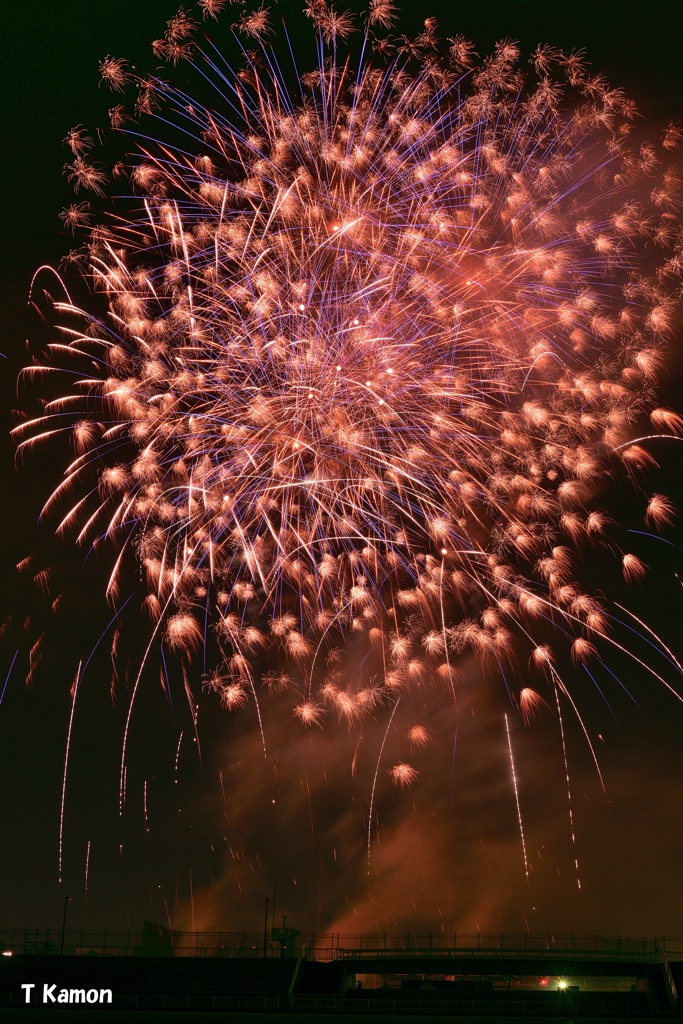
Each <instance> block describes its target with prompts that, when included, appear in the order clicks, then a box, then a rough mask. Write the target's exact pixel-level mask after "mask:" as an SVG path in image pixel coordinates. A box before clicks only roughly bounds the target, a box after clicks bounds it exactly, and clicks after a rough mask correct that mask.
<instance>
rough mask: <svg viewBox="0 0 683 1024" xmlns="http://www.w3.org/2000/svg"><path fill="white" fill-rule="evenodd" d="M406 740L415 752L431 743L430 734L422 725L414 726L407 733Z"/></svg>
mask: <svg viewBox="0 0 683 1024" xmlns="http://www.w3.org/2000/svg"><path fill="white" fill-rule="evenodd" d="M408 739H409V740H410V744H411V746H412V747H413V748H414V749H416V750H420V749H422V747H427V746H429V744H430V743H431V742H432V737H431V735H430V732H429V730H428V729H427V728H426V727H425V726H424V725H414V726H413V727H412V728H411V729H410V730H409V732H408Z"/></svg>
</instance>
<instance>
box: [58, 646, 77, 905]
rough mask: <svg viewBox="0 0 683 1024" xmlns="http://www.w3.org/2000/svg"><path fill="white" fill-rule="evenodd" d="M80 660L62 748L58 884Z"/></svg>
mask: <svg viewBox="0 0 683 1024" xmlns="http://www.w3.org/2000/svg"><path fill="white" fill-rule="evenodd" d="M81 664H82V663H81V662H80V661H79V663H78V671H77V672H76V678H75V679H74V684H73V687H72V693H71V711H70V713H69V728H68V730H67V734H66V748H65V750H64V774H63V776H62V800H61V804H60V808H59V865H58V877H59V884H60V885H61V884H62V868H63V864H64V806H65V804H66V776H67V772H68V769H69V751H70V750H71V732H72V729H73V724H74V712H75V710H76V697H77V696H78V687H79V684H80V681H81Z"/></svg>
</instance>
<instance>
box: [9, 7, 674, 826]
mask: <svg viewBox="0 0 683 1024" xmlns="http://www.w3.org/2000/svg"><path fill="white" fill-rule="evenodd" d="M223 6H224V4H223V2H222V0H204V2H203V3H201V2H200V7H201V8H202V13H203V15H204V17H205V18H206V17H209V16H211V17H217V16H219V15H220V14H221V9H222V7H223ZM307 15H308V17H309V18H310V20H311V22H312V25H313V29H314V31H315V33H316V34H317V41H318V47H319V66H318V67H317V68H316V69H315V70H314V71H312V72H309V73H307V74H304V75H303V76H302V77H301V78H300V80H299V81H298V82H297V83H295V84H294V85H293V86H290V87H288V86H287V84H286V79H287V75H286V73H285V72H283V71H282V70H281V67H280V65H279V64H278V63H277V61H276V59H275V54H274V50H273V48H272V47H271V44H270V43H269V42H268V37H269V35H270V33H271V30H270V27H269V14H268V11H267V10H266V9H265V8H264V7H259V8H258V9H257V10H254V11H252V12H251V13H244V14H243V15H242V16H241V18H240V20H239V21H238V22H237V23H236V25H235V26H233V27H234V28H235V29H236V30H237V32H238V34H241V35H242V37H243V38H244V39H245V40H246V41H247V44H248V46H249V47H250V49H244V50H243V54H242V57H243V66H242V67H241V69H240V70H238V71H237V72H236V73H234V74H233V73H232V71H231V70H230V68H229V67H228V65H227V63H226V62H225V61H224V60H223V58H221V56H220V55H219V53H218V51H217V50H216V49H215V48H213V46H212V45H211V44H210V43H209V42H208V41H207V40H206V39H205V38H204V36H203V34H202V30H201V26H200V18H199V15H198V16H197V18H193V17H192V16H191V15H190V14H188V13H187V12H185V11H183V10H181V11H180V12H179V13H178V14H177V15H176V16H175V17H174V18H172V19H171V20H170V21H169V22H168V25H167V30H166V33H165V35H164V37H163V39H160V40H158V41H157V42H156V43H155V44H154V47H153V49H154V54H155V56H156V57H157V58H163V59H164V60H166V61H167V62H168V63H169V64H170V65H172V66H173V65H176V64H178V63H179V62H188V64H189V66H190V67H192V68H197V69H198V70H199V72H200V74H201V75H202V76H203V80H204V91H206V81H207V80H208V81H209V82H212V83H213V85H214V87H215V91H214V92H213V93H212V95H211V102H210V103H207V102H206V101H205V100H204V101H202V100H200V99H198V98H194V97H192V98H191V97H190V96H189V95H188V94H187V92H186V91H185V89H184V88H174V87H173V86H171V85H169V84H168V82H167V81H165V80H164V79H162V78H161V77H158V76H157V75H150V76H143V75H141V74H140V73H139V72H138V71H136V70H134V69H132V68H130V67H129V66H128V64H127V63H126V62H125V61H124V60H123V59H120V58H114V57H107V58H106V59H105V60H103V61H102V62H101V65H100V70H101V75H102V81H103V83H104V84H105V85H107V86H109V88H111V89H112V90H113V91H114V92H115V93H124V94H125V93H126V91H131V90H132V91H134V92H135V98H134V99H133V100H132V102H131V103H130V104H126V103H124V102H121V103H118V102H117V105H116V106H114V107H113V108H112V109H111V110H110V119H111V124H112V128H113V129H114V130H115V131H118V132H122V133H124V134H125V135H127V136H128V137H129V140H134V141H135V144H136V146H137V154H136V155H135V156H133V157H127V158H125V159H122V160H121V161H120V162H119V163H117V164H116V165H115V166H114V168H113V176H112V180H113V182H114V186H113V188H114V191H117V192H119V193H120V192H121V191H123V192H126V191H130V192H132V195H130V196H128V197H127V198H125V199H121V200H119V202H118V205H117V206H116V210H117V213H116V215H115V216H112V217H111V218H110V219H109V220H107V221H106V222H104V223H100V224H98V225H97V226H95V227H94V228H92V229H90V234H89V237H88V240H87V243H86V244H85V245H84V246H82V247H81V248H80V249H78V250H76V251H75V252H74V253H72V254H71V256H70V257H69V258H68V260H67V261H66V262H67V263H68V264H71V265H72V267H79V266H80V267H81V268H82V269H83V275H84V277H85V278H86V279H87V280H88V281H89V282H90V283H91V286H92V292H93V297H92V299H91V300H89V301H88V302H87V303H81V304H79V303H75V302H72V301H71V300H70V299H69V298H68V296H67V297H66V298H65V299H64V300H63V301H58V302H56V303H55V310H56V314H55V315H56V319H57V320H58V322H59V323H60V324H61V327H60V334H61V337H60V339H59V340H58V341H55V342H54V343H53V344H51V345H50V346H49V348H48V353H47V358H46V359H45V360H44V364H43V365H42V366H41V365H37V366H32V367H31V368H30V369H28V370H27V371H25V372H26V374H27V375H28V376H29V377H30V379H31V387H32V389H33V390H34V391H35V390H36V389H38V388H40V386H41V381H43V380H44V379H49V380H50V381H53V380H54V379H55V376H57V377H58V379H61V380H62V381H63V383H64V388H63V391H62V393H61V394H59V395H57V396H56V397H54V396H52V394H51V395H50V396H49V400H48V401H47V403H46V405H45V408H44V411H43V413H42V415H40V416H39V417H33V418H31V419H28V420H27V421H26V422H24V423H22V424H21V425H20V426H19V427H17V428H16V431H15V435H16V437H17V439H18V443H19V449H20V451H21V452H22V453H24V455H28V453H29V452H30V450H31V449H33V448H34V447H36V446H39V445H41V444H44V443H47V441H48V439H52V438H54V436H55V435H62V436H65V437H69V438H70V439H71V442H72V445H73V449H74V456H73V459H72V461H70V463H69V465H68V466H67V468H66V471H65V475H64V478H63V480H62V482H61V483H60V484H59V486H58V487H57V488H56V489H55V491H54V492H53V494H52V495H51V496H50V498H49V500H48V501H47V503H46V505H45V510H44V515H45V517H50V518H51V519H52V517H56V523H57V532H58V533H59V534H62V535H64V536H73V537H74V538H75V540H76V541H77V542H78V543H79V544H83V545H85V546H86V547H87V546H94V545H96V546H98V547H100V548H103V547H106V548H107V549H109V550H110V551H111V552H112V559H111V561H112V569H111V574H110V576H109V580H108V584H107V595H108V597H109V599H110V600H111V602H112V605H113V606H114V608H115V609H116V616H117V617H118V618H119V623H120V627H121V628H124V626H125V614H127V613H124V611H123V608H124V606H125V605H126V603H127V602H128V600H129V597H130V590H131V588H130V586H129V580H130V579H131V578H133V577H134V578H135V579H137V578H138V577H140V578H142V580H143V583H144V600H143V602H142V604H143V608H144V612H145V615H146V616H147V619H148V622H149V628H148V634H147V640H146V647H145V651H144V654H143V655H141V658H140V662H139V666H138V673H137V683H139V681H140V679H141V678H142V673H143V669H144V667H145V666H146V665H150V664H155V663H157V662H158V661H159V660H160V659H162V658H163V656H164V652H166V653H172V654H173V655H174V656H175V658H176V659H177V661H178V662H179V663H180V665H181V666H182V671H183V675H184V678H185V680H186V686H187V689H188V694H190V695H191V698H190V699H191V700H194V699H195V696H194V695H195V694H196V692H197V689H198V686H199V671H200V670H198V669H197V668H196V667H195V663H196V662H197V661H198V658H197V654H198V652H199V651H201V652H202V655H203V658H204V659H205V660H208V661H210V662H212V665H210V666H209V670H208V671H206V672H205V674H204V676H203V686H204V688H205V689H206V690H207V691H208V692H210V693H211V694H214V695H215V701H216V706H217V707H218V705H221V706H222V707H223V708H225V709H227V710H228V711H230V712H232V713H233V714H248V713H249V706H250V705H251V706H252V709H253V711H255V713H256V714H257V715H258V717H259V720H260V712H259V706H260V702H261V700H262V699H264V697H265V694H266V692H267V691H268V690H273V691H283V692H286V693H289V694H290V695H291V700H290V708H291V728H292V729H300V728H302V727H317V726H323V725H324V724H325V722H326V720H328V719H330V718H338V719H339V720H340V721H342V722H344V723H348V724H349V726H355V725H356V724H357V723H360V722H361V721H362V720H363V719H364V718H365V716H367V715H369V714H376V713H377V709H378V708H379V707H380V705H382V704H386V705H387V706H389V707H392V708H394V709H395V707H396V706H397V703H398V702H399V701H404V702H406V703H408V704H409V703H410V701H411V697H412V695H413V694H415V693H416V692H421V693H422V694H424V693H433V692H438V693H442V694H443V695H444V699H445V700H447V701H449V702H451V703H453V704H455V703H457V699H458V690H459V685H460V679H461V666H462V664H463V663H464V662H465V660H466V659H467V658H469V657H470V654H471V653H472V652H473V653H474V654H475V655H476V657H477V658H479V659H480V660H481V661H482V663H483V664H484V666H485V670H486V671H487V672H489V671H490V672H495V673H498V674H499V675H500V676H501V677H502V679H503V681H504V683H505V686H506V687H508V692H509V694H510V700H511V702H512V704H513V705H514V706H515V707H516V708H518V709H519V712H520V714H521V717H522V718H523V720H524V721H525V722H527V723H528V722H529V721H530V720H531V719H532V718H533V716H534V715H536V714H538V713H542V712H543V709H544V708H552V707H554V706H555V704H557V709H558V713H559V708H560V704H559V701H557V702H556V700H555V698H556V697H557V692H558V690H559V692H560V693H561V694H562V699H563V701H566V702H568V703H569V704H571V705H572V706H573V707H574V710H575V711H576V713H577V714H578V713H579V712H578V708H577V707H576V705H575V703H574V701H573V699H572V686H571V673H572V672H573V671H575V670H576V668H577V667H579V666H582V665H583V664H584V663H586V662H588V661H589V660H591V659H592V660H594V661H600V660H601V659H602V658H603V657H604V656H605V655H606V654H607V653H608V652H609V649H610V648H618V649H620V650H623V642H622V640H621V639H620V633H619V620H618V617H617V616H616V614H615V610H614V607H613V606H610V605H609V604H608V603H607V601H606V600H605V599H604V598H602V597H600V596H599V595H598V593H597V592H596V593H593V592H591V590H590V589H589V588H587V587H586V585H585V581H584V577H585V575H586V572H585V568H584V566H585V563H586V558H587V557H588V558H590V557H592V554H591V553H593V552H595V553H596V557H598V556H599V557H600V558H602V557H603V556H604V555H609V556H610V557H615V558H616V559H617V560H618V561H619V562H620V563H621V568H622V571H623V576H624V577H625V579H626V581H627V582H630V583H637V582H638V581H639V580H640V579H641V578H642V577H643V575H644V574H646V573H647V565H646V564H645V562H644V561H643V560H642V559H641V558H640V557H639V556H638V555H637V554H636V553H634V552H633V551H631V550H629V549H628V548H627V547H626V546H625V545H626V542H625V540H624V537H625V536H626V535H625V534H624V533H623V532H622V531H621V530H620V527H619V524H618V523H616V522H614V521H613V520H612V519H611V518H610V517H609V516H608V515H607V514H606V513H605V512H604V511H602V510H601V509H600V508H599V507H598V505H597V492H598V487H599V484H600V483H601V481H602V480H603V479H604V478H605V477H607V476H610V477H612V478H614V479H622V478H623V479H626V480H628V479H630V480H632V481H633V482H634V484H635V486H636V487H638V484H637V475H638V473H639V472H640V471H641V470H646V469H648V468H649V467H650V466H651V465H652V464H653V462H654V460H653V457H652V455H651V453H650V448H649V446H648V441H647V439H644V437H645V436H646V435H648V434H651V433H653V432H654V433H656V434H658V435H662V434H666V435H671V436H673V435H675V434H677V433H681V432H683V419H681V418H680V417H679V416H678V415H677V414H676V413H675V412H674V411H672V410H669V409H666V408H659V407H657V398H656V392H657V382H658V377H659V375H660V374H661V371H662V366H663V353H664V349H665V346H666V342H667V338H668V336H669V335H670V333H671V331H672V327H673V325H674V323H675V320H676V315H677V310H676V297H677V294H678V290H679V288H680V276H681V270H682V269H683V237H682V234H681V227H680V221H679V217H678V212H679V209H680V184H681V182H680V178H679V174H678V172H677V170H676V169H675V168H672V167H671V166H670V159H671V158H670V151H671V150H673V149H675V148H676V146H677V145H678V143H679V142H680V137H681V132H680V131H679V130H678V128H677V127H676V126H670V128H669V129H667V131H666V132H665V134H664V137H663V140H662V145H661V146H655V145H653V144H650V143H642V142H640V141H635V135H636V133H635V130H634V127H633V125H634V116H635V108H634V106H633V104H632V102H631V101H630V100H629V99H627V98H626V97H625V96H624V95H623V94H622V92H621V91H620V90H617V89H612V88H610V87H609V86H608V85H607V83H606V82H605V81H604V79H603V78H601V77H600V76H596V75H594V74H592V73H591V72H590V70H589V68H588V65H587V63H586V61H585V59H584V57H583V56H582V54H580V53H564V52H561V51H559V50H555V49H552V48H550V47H539V48H538V49H537V51H536V52H535V53H534V54H533V56H532V59H531V62H530V64H531V67H530V68H529V69H526V68H522V66H521V65H520V53H519V48H518V46H517V45H516V44H515V43H514V42H511V41H509V40H506V41H503V42H501V43H499V44H498V45H497V46H496V47H495V50H494V52H493V54H492V55H491V56H489V57H487V58H485V59H484V60H483V61H481V62H477V55H476V54H475V52H474V48H473V46H472V44H470V43H469V42H468V41H467V40H465V39H464V38H462V37H460V36H455V37H453V38H451V39H449V40H448V42H447V43H446V44H445V45H441V44H440V42H439V40H438V38H437V26H436V23H435V22H434V20H433V19H427V21H426V22H425V26H424V30H423V31H422V32H421V34H420V35H419V36H418V37H417V38H408V37H400V39H398V40H397V39H395V38H393V37H390V36H387V35H386V34H385V31H384V30H386V29H388V28H389V27H390V26H391V24H392V22H393V20H394V9H393V5H392V4H391V3H389V2H387V0H371V4H370V11H369V14H368V15H367V18H366V21H365V23H364V25H363V30H362V31H361V32H360V33H359V34H358V35H357V36H355V37H354V36H353V35H351V33H352V32H353V31H354V30H355V28H356V26H355V25H354V24H353V22H352V20H351V18H350V16H349V15H348V14H347V13H338V12H335V11H334V9H333V8H332V7H330V6H329V5H328V4H327V3H326V0H311V2H310V4H309V6H308V8H307ZM347 36H348V37H349V38H348V43H347V42H346V39H347ZM354 40H355V42H354ZM354 46H355V47H356V50H354V49H353V47H354ZM252 47H253V48H252ZM347 50H348V54H347ZM172 73H173V72H171V74H172ZM136 119H137V123H136ZM159 136H161V137H159ZM65 142H66V143H67V144H68V145H69V146H70V147H71V150H72V153H73V161H72V162H71V163H70V164H69V165H67V168H66V173H67V175H68V177H69V179H70V180H71V181H72V182H73V184H74V187H75V189H76V191H77V192H79V193H80V190H81V189H82V190H89V191H91V192H92V193H94V194H95V195H96V196H102V195H103V194H104V193H105V191H106V190H107V189H108V188H109V187H110V186H109V185H108V183H107V182H108V177H107V174H106V173H105V171H104V170H103V167H102V165H101V163H100V162H98V161H94V160H92V159H91V156H90V150H91V149H92V145H93V143H92V138H91V137H90V136H89V135H88V134H87V133H86V132H85V131H84V129H83V128H82V127H81V126H78V127H76V128H74V129H72V130H71V131H70V132H69V134H68V136H67V138H66V139H65ZM126 180H128V181H129V182H130V189H127V188H126V187H125V186H121V187H119V186H117V182H125V181H126ZM81 194H82V193H81ZM124 208H125V214H121V213H120V212H118V211H120V210H122V209H124ZM94 217H95V214H94V211H93V210H92V209H91V206H90V204H89V203H87V202H84V201H81V202H78V203H77V204H74V205H71V206H69V207H68V209H66V210H65V211H64V212H63V214H62V219H63V221H64V224H65V225H66V226H67V227H69V228H71V229H72V230H74V231H80V230H88V225H89V224H91V222H92V220H93V219H94ZM100 219H102V218H101V217H100ZM648 420H649V422H650V424H651V426H648ZM50 443H52V442H51V441H50ZM640 493H642V504H643V515H644V516H645V521H646V523H647V526H648V527H649V528H662V527H665V526H666V525H667V524H668V523H670V522H671V520H672V518H673V516H674V514H675V509H674V506H673V503H672V502H671V500H670V499H669V498H668V497H666V496H665V495H663V494H660V493H654V494H645V493H643V492H642V489H641V491H640ZM27 565H28V563H27ZM39 582H41V583H42V584H45V579H44V578H43V577H41V580H39ZM45 585H46V586H47V584H45ZM128 611H130V608H129V609H128ZM118 642H119V641H118V628H117V633H116V636H115V641H114V649H115V652H116V647H117V644H118ZM115 652H114V653H115ZM661 653H663V654H664V655H665V657H666V658H667V660H668V661H670V662H671V661H673V656H672V655H670V652H668V651H667V650H666V649H665V648H664V649H663V650H662V651H661ZM634 657H636V655H634ZM37 658H38V652H37V650H36V651H34V654H33V661H34V662H37ZM640 664H641V665H643V663H642V661H641V662H640ZM572 666H574V668H572ZM643 667H647V666H643ZM651 671H652V672H653V674H655V675H657V678H661V677H660V676H659V674H658V672H656V671H655V670H654V669H651ZM529 675H531V676H532V677H535V680H536V681H533V679H532V681H531V683H529V681H528V679H527V676H529ZM663 681H664V682H665V685H669V684H667V683H666V681H665V680H663ZM137 683H136V686H135V689H134V691H133V692H134V693H135V692H136V691H137ZM543 694H545V696H543ZM546 698H547V699H546ZM416 717H419V715H416ZM390 724H391V723H390ZM505 726H506V728H508V720H507V718H506V719H505ZM509 735H510V734H509V728H508V740H509ZM430 742H431V734H430V732H429V730H427V728H426V727H425V726H423V725H420V724H415V725H413V726H412V727H411V728H410V729H409V731H408V732H407V735H405V730H404V743H405V748H406V750H405V756H409V757H410V758H411V759H413V757H414V755H419V753H420V751H421V750H422V749H423V748H426V747H428V745H429V744H430ZM411 750H412V753H411V752H410V751H411ZM402 756H403V755H402ZM510 756H512V748H511V747H510ZM389 763H391V762H389ZM387 774H388V775H389V776H390V778H391V781H392V782H393V783H394V785H396V786H397V787H399V788H400V789H403V787H406V786H408V785H411V786H412V787H413V788H416V787H419V779H420V770H419V769H418V768H415V767H413V766H412V765H411V764H409V763H408V762H407V761H403V760H398V761H397V762H396V763H395V765H394V767H393V768H391V769H390V770H389V771H388V773H387ZM376 778H377V776H376ZM520 824H521V821H520Z"/></svg>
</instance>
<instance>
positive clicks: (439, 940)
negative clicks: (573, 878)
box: [0, 927, 683, 961]
mask: <svg viewBox="0 0 683 1024" xmlns="http://www.w3.org/2000/svg"><path fill="white" fill-rule="evenodd" d="M62 951H63V953H64V955H68V956H162V957H163V956H173V957H227V958H257V957H260V958H262V957H263V956H264V955H265V956H267V957H273V958H276V957H280V956H283V955H285V956H292V955H296V956H304V957H307V958H308V959H310V960H322V961H329V960H336V959H340V958H344V957H350V956H358V955H361V956H363V957H366V956H368V957H372V956H382V955H385V954H387V953H389V952H390V953H395V954H397V955H400V956H409V955H416V956H430V955H431V956H467V955H468V954H470V955H473V954H474V955H476V954H479V953H482V952H486V953H490V954H491V955H497V956H500V955H504V954H506V955H510V956H513V955H516V956H519V955H523V954H527V955H530V954H535V955H539V956H540V955H550V954H560V953H562V954H563V955H567V954H569V953H573V954H574V955H583V956H586V957H591V958H596V957H604V958H613V959H617V958H619V957H620V956H623V957H624V958H626V957H627V956H628V957H630V958H631V959H648V958H649V959H657V958H658V957H659V956H661V953H662V952H664V953H665V954H666V956H667V957H668V959H669V960H677V959H681V960H683V936H673V937H672V936H665V935H656V936H653V937H652V938H648V937H641V938H633V937H624V936H601V935H529V934H523V935H517V934H504V933H484V932H477V933H474V934H469V935H463V934H450V935H447V934H445V933H444V932H439V933H434V934H431V935H424V934H412V933H408V934H390V933H385V934H378V933H376V932H373V933H371V934H367V933H365V934H361V935H340V934H338V933H336V932H335V933H329V934H323V935H319V934H315V933H308V934H299V935H298V937H297V938H296V939H295V940H294V945H291V944H290V946H289V947H288V948H286V949H284V948H283V947H282V946H281V945H280V944H279V943H277V942H274V941H272V940H270V939H269V940H268V941H267V943H266V947H265V950H264V941H263V933H258V932H246V931H244V932H236V931H226V932H180V931H171V930H170V929H168V928H163V927H158V928H151V927H146V928H145V930H144V931H143V932H134V931H128V932H113V931H99V932H96V931H74V930H68V929H67V930H66V931H65V932H64V934H62V930H61V929H49V928H48V929H13V930H11V931H0V954H3V955H5V956H13V955H14V956H17V955H22V954H41V955H46V954H47V955H51V954H53V955H59V954H60V952H62Z"/></svg>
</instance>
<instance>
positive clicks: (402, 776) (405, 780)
mask: <svg viewBox="0 0 683 1024" xmlns="http://www.w3.org/2000/svg"><path fill="white" fill-rule="evenodd" d="M419 774H420V773H419V772H418V770H417V769H416V768H413V766H412V765H411V764H406V763H405V761H399V762H398V764H395V765H394V767H393V768H390V769H389V771H388V772H387V775H390V776H391V781H392V782H393V784H394V785H395V786H400V787H401V789H405V788H406V786H411V785H412V784H413V782H415V780H416V779H417V777H418V776H419Z"/></svg>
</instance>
